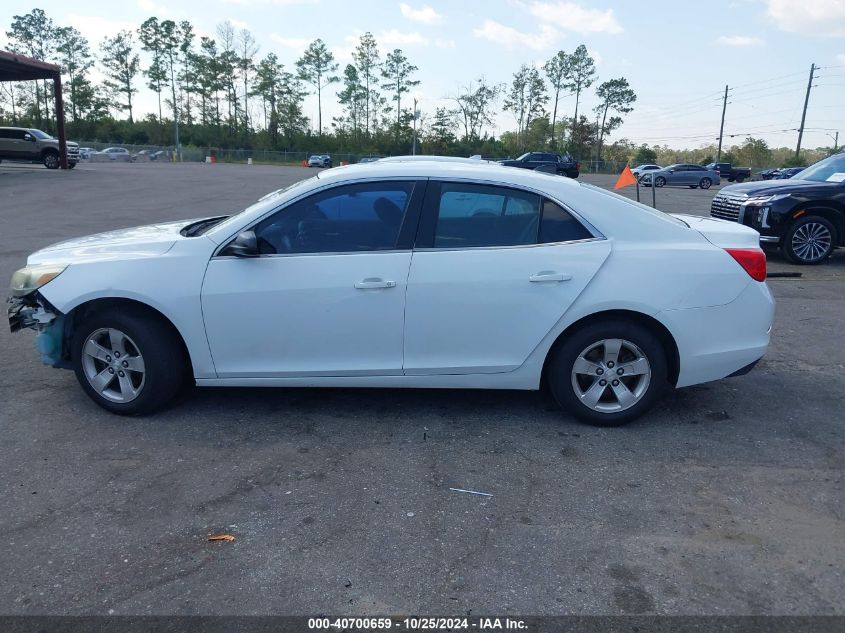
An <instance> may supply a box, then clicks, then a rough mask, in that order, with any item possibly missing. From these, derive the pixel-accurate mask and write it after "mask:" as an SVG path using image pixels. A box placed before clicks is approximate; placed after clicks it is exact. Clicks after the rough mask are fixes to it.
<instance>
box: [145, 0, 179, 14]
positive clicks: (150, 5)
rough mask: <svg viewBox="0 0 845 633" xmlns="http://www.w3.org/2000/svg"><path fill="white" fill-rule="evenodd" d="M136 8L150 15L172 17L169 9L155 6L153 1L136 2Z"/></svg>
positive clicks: (158, 5)
mask: <svg viewBox="0 0 845 633" xmlns="http://www.w3.org/2000/svg"><path fill="white" fill-rule="evenodd" d="M138 8H139V9H141V11H146V12H147V13H149V14H150V15H156V16H158V15H163V16H164V17H169V16H171V15H173V14H172V12H171V11H170V9H168V8H167V7H165V6H163V5H161V4H156V3H155V2H153V0H138Z"/></svg>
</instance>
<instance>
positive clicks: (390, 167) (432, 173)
mask: <svg viewBox="0 0 845 633" xmlns="http://www.w3.org/2000/svg"><path fill="white" fill-rule="evenodd" d="M317 177H318V178H319V180H320V181H323V182H331V181H344V180H347V179H350V180H351V179H357V178H361V179H364V178H402V177H404V178H446V179H458V180H478V181H488V182H491V183H499V184H504V185H508V184H510V185H515V186H524V187H528V188H533V189H538V190H541V191H553V190H555V189H558V188H559V187H574V188H576V189H577V188H578V187H579V186H580V185H579V183H578V182H577V181H576V180H573V179H571V178H563V177H561V176H558V175H557V174H548V173H545V172H537V171H532V170H527V169H519V168H516V167H504V166H502V165H499V164H497V163H491V162H487V161H479V160H470V159H468V158H464V159H459V160H452V161H443V160H431V159H429V160H424V159H418V160H413V161H384V160H379V161H375V162H372V163H368V164H364V165H344V166H343V167H335V168H334V169H328V170H326V171H324V172H321V173H320V174H319V175H318V176H317Z"/></svg>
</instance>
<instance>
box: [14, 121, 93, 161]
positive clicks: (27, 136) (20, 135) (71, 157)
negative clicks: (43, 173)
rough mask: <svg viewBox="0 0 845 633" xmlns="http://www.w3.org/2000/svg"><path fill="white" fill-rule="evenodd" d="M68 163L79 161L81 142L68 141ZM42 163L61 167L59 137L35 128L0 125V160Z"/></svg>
mask: <svg viewBox="0 0 845 633" xmlns="http://www.w3.org/2000/svg"><path fill="white" fill-rule="evenodd" d="M66 155H67V164H68V167H70V168H71V169H73V168H74V167H76V164H77V163H78V162H79V144H78V143H74V142H73V141H68V142H67V153H66ZM4 160H9V161H15V162H23V163H42V164H43V165H44V166H45V167H46V168H47V169H58V168H59V167H61V161H60V160H59V139H57V138H53V137H52V136H50V135H49V134H47V132H42V131H41V130H38V129H35V128H25V127H0V162H2V161H4Z"/></svg>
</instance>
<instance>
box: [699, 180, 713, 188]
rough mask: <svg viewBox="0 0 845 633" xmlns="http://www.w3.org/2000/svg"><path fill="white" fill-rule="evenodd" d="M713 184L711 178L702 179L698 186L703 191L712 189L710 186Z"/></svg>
mask: <svg viewBox="0 0 845 633" xmlns="http://www.w3.org/2000/svg"><path fill="white" fill-rule="evenodd" d="M712 184H713V181H712V180H710V179H709V178H702V179H701V181H700V182H699V183H698V186H699V187H701V188H702V189H710V185H712Z"/></svg>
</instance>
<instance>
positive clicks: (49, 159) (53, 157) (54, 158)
mask: <svg viewBox="0 0 845 633" xmlns="http://www.w3.org/2000/svg"><path fill="white" fill-rule="evenodd" d="M60 165H61V163H60V161H59V155H58V154H57V153H56V152H45V153H44V166H45V167H46V168H47V169H58V168H59V166H60Z"/></svg>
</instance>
